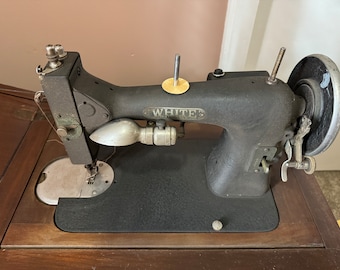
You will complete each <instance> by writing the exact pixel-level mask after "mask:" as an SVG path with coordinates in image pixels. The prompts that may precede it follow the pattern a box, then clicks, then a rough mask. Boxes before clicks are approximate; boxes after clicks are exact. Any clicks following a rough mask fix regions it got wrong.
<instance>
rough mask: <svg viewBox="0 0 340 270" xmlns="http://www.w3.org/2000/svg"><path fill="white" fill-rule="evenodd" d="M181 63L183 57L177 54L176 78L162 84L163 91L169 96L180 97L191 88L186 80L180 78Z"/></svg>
mask: <svg viewBox="0 0 340 270" xmlns="http://www.w3.org/2000/svg"><path fill="white" fill-rule="evenodd" d="M180 62H181V56H180V55H179V54H176V55H175V64H174V76H173V77H172V78H169V79H166V80H165V81H163V83H162V88H163V90H164V91H165V92H167V93H169V94H173V95H180V94H183V93H185V92H186V91H187V90H188V89H189V88H190V84H189V83H188V82H187V81H186V80H185V79H183V78H180V77H179V66H180Z"/></svg>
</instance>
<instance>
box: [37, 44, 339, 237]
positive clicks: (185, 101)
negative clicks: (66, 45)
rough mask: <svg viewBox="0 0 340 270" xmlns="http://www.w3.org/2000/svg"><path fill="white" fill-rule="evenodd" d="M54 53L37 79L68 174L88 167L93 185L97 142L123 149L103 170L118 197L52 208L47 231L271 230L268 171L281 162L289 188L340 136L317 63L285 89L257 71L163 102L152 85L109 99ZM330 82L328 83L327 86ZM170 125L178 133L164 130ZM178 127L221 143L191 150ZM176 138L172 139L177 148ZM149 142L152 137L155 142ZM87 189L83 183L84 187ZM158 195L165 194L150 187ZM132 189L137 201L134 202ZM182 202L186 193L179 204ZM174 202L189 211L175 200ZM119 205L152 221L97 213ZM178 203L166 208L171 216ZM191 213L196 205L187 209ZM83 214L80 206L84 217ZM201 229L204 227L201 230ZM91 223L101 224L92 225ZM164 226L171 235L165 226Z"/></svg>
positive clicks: (215, 80) (73, 57) (197, 86)
mask: <svg viewBox="0 0 340 270" xmlns="http://www.w3.org/2000/svg"><path fill="white" fill-rule="evenodd" d="M52 49H53V50H52V52H53V53H55V51H54V48H52ZM50 51H51V49H50ZM53 53H52V54H51V55H49V49H48V54H47V56H48V59H49V63H48V65H47V66H46V67H45V68H44V69H41V68H40V67H39V68H38V69H39V70H38V74H39V76H40V79H41V84H42V87H43V91H44V95H45V96H46V98H47V100H48V103H49V106H50V109H51V112H52V114H53V117H54V120H55V125H56V128H57V133H58V135H59V136H60V138H61V139H62V142H63V144H64V146H65V148H66V151H67V153H68V156H69V158H70V160H71V162H72V163H73V164H84V165H86V167H87V168H88V169H89V171H90V174H91V175H92V174H93V177H92V180H93V181H95V176H96V173H97V169H96V168H97V166H96V162H97V159H98V157H100V152H101V149H102V148H103V146H101V145H100V144H101V142H103V144H105V142H106V140H107V139H110V136H111V135H112V136H116V134H115V133H117V134H118V136H119V138H120V139H121V140H123V141H124V144H120V141H117V140H116V141H115V142H114V143H111V142H109V143H108V144H107V145H110V146H114V147H116V148H117V149H116V152H115V154H114V155H113V156H112V157H111V160H112V161H111V162H110V166H111V167H112V168H113V170H114V171H115V176H114V177H115V179H117V181H118V182H119V181H120V182H121V183H123V184H121V187H119V186H118V185H116V186H115V187H110V189H109V190H108V191H106V192H104V194H106V195H105V196H104V194H102V195H100V196H97V197H94V198H91V200H92V201H89V200H86V199H73V200H68V199H65V200H59V205H65V204H66V207H64V208H62V209H66V210H59V211H58V208H57V212H56V219H57V220H60V218H61V217H62V216H63V215H66V216H68V217H69V216H71V217H72V216H74V215H75V213H82V212H84V213H85V214H84V215H85V216H87V217H88V216H91V215H97V214H98V213H99V212H100V211H101V209H104V210H103V211H104V213H105V215H106V216H107V217H109V220H115V219H119V217H120V218H121V220H124V222H123V221H121V222H118V223H117V224H116V223H112V221H110V222H109V223H108V225H107V226H106V227H105V226H104V227H103V229H102V230H101V229H100V228H101V225H98V224H99V223H100V222H99V223H96V224H97V225H96V224H94V226H95V228H94V229H93V228H92V227H91V228H90V227H89V228H86V229H85V230H86V231H111V230H112V231H130V229H129V228H130V227H129V225H128V224H127V222H126V220H129V221H130V223H133V224H134V226H132V227H133V228H131V231H136V228H137V231H164V230H165V231H192V230H194V231H202V230H203V231H209V230H211V221H213V220H215V221H216V222H220V221H221V220H223V222H224V223H228V227H226V228H225V227H223V225H222V227H223V228H224V229H222V231H223V230H225V231H257V230H259V231H266V230H271V229H273V228H275V227H276V226H277V224H278V220H279V218H278V215H277V212H276V207H275V202H274V201H273V198H272V196H271V192H270V177H269V171H270V166H271V164H272V163H274V162H277V161H278V159H279V158H280V157H281V156H282V153H283V151H285V152H286V153H287V156H288V160H287V161H286V162H285V163H284V165H283V166H282V171H281V175H282V180H283V181H286V180H287V168H288V167H294V168H296V169H304V170H305V171H307V172H308V171H309V172H313V170H314V167H313V162H312V158H310V157H304V153H305V152H308V151H309V152H312V153H315V152H321V151H324V150H325V149H326V148H327V147H328V146H329V145H330V143H331V142H332V141H333V140H334V138H335V136H336V133H337V131H338V128H339V124H338V123H339V112H338V109H337V108H336V106H337V105H334V104H335V103H336V102H337V100H338V99H339V94H338V91H339V87H338V84H339V83H338V81H336V80H338V79H339V78H338V71H337V70H334V71H332V72H329V71H328V70H329V67H330V66H329V64H327V63H326V64H325V65H324V62H327V61H328V60H327V59H326V60H324V58H322V57H320V59H321V60H320V59H319V58H318V57H311V58H306V59H307V60H305V61H307V62H308V63H307V65H305V64H304V62H303V61H302V62H300V63H299V65H298V66H297V67H296V70H294V72H293V73H292V76H291V78H290V81H289V82H288V84H286V83H284V82H282V81H280V80H277V79H276V78H275V77H274V78H273V77H272V76H270V77H269V74H268V73H267V72H265V71H250V72H234V73H233V72H231V73H223V75H222V76H221V75H220V74H219V76H214V74H212V73H210V74H209V76H208V80H207V81H204V82H194V83H190V89H189V90H188V91H187V92H185V93H183V94H178V95H174V94H169V93H168V92H166V91H164V90H163V89H162V87H163V86H161V85H153V86H134V87H119V86H116V85H113V84H110V83H108V82H105V81H103V80H101V79H98V78H96V77H94V76H92V75H91V74H89V73H87V72H86V71H85V70H84V69H83V67H82V63H81V59H80V55H79V54H78V53H76V52H68V53H67V55H66V54H64V53H63V57H59V56H58V55H57V54H53ZM315 59H316V60H315ZM310 63H311V64H310ZM306 66H307V68H306ZM316 66H317V68H316ZM331 67H333V66H331ZM277 68H278V67H277ZM316 69H317V70H318V72H315V70H316ZM276 71H277V70H276ZM328 72H329V73H331V75H332V76H333V77H332V78H331V79H329V80H328V81H327V78H328V77H329V76H328V75H327V74H328ZM325 74H326V75H325ZM334 74H335V75H334ZM301 76H302V78H301V79H300V77H301ZM325 76H326V81H325ZM327 76H328V77H327ZM305 77H307V79H306V78H305ZM334 77H335V79H334ZM268 78H269V79H268ZM320 81H321V83H320ZM315 82H316V83H315ZM319 85H320V86H319ZM325 90H327V91H328V92H325ZM329 93H331V94H332V95H333V96H332V95H328V94H329ZM329 96H332V98H329ZM311 119H312V121H313V125H312V124H311ZM140 120H144V122H145V126H146V127H141V128H140V127H139V126H138V125H136V124H135V121H137V122H138V123H140ZM173 123H175V126H176V128H168V127H167V126H168V124H169V125H172V124H173ZM185 123H199V124H210V125H215V126H219V127H221V128H222V130H223V132H222V133H221V135H220V137H219V139H217V140H215V141H212V140H210V141H206V140H193V141H190V140H186V139H185ZM320 123H322V124H320ZM120 127H123V128H120ZM125 127H127V128H125ZM131 128H132V129H131ZM175 129H180V131H178V130H177V135H178V136H177V135H176V130H175ZM320 129H321V130H322V132H320ZM141 130H142V131H141ZM168 130H169V132H168ZM170 130H171V131H170ZM310 130H311V132H310V133H311V134H308V133H309V131H310ZM157 132H160V133H161V135H160V137H157V136H158V135H156V134H158V133H157ZM111 133H112V134H111ZM135 133H138V136H139V133H143V134H144V135H145V138H147V139H150V138H151V137H152V136H156V138H154V139H152V138H151V142H150V141H148V142H147V143H146V144H149V145H148V146H142V145H140V146H139V143H137V144H135V145H130V146H126V145H128V144H133V142H134V140H135V137H136V138H137V137H138V136H137V135H136V134H135ZM182 133H184V134H182ZM321 133H322V134H321ZM98 134H99V135H98ZM103 134H104V135H103ZM174 134H175V135H174ZM306 134H308V135H307V136H306ZM320 134H321V135H320ZM97 135H98V136H97ZM101 135H103V136H104V140H103V138H101V137H100V136H101ZM183 135H184V139H183V138H181V137H183ZM103 136H102V137H103ZM304 136H306V138H307V143H308V140H310V141H312V142H313V147H312V149H307V150H306V147H305V145H306V139H305V141H304V140H303V138H304ZM174 137H176V138H174ZM177 137H179V138H178V140H177V142H176V139H177ZM130 138H133V140H132V141H131V143H128V144H125V141H126V140H128V141H130ZM138 140H140V139H139V137H138V139H137V140H136V141H138ZM143 140H144V138H143V139H141V140H140V141H143ZM153 140H155V141H153ZM159 141H161V145H162V143H163V142H165V141H166V143H165V145H167V146H158V145H159V143H158V142H159ZM169 141H171V143H169ZM98 142H99V143H98ZM116 142H118V143H116ZM175 142H176V143H175ZM150 144H154V145H153V146H152V145H150ZM173 144H175V145H173ZM121 145H122V146H121ZM156 145H157V146H156ZM292 147H294V148H292ZM293 156H294V157H293ZM136 179H137V180H136ZM138 179H142V180H143V181H138ZM92 180H91V181H89V183H93V181H92ZM187 180H188V181H187ZM67 181H73V180H72V179H68V180H67ZM124 182H125V184H124ZM129 182H130V185H131V186H128V185H129V184H128V183H129ZM159 183H162V184H161V185H163V186H162V187H158V184H159ZM124 185H125V186H124ZM143 185H144V186H143ZM134 187H136V189H138V190H141V191H140V192H141V193H138V194H135V190H134ZM144 187H145V188H146V189H145V190H143V189H144ZM183 190H190V192H188V193H184V194H183ZM131 194H134V195H131ZM146 194H149V195H146ZM150 194H153V195H150ZM178 194H182V195H181V196H182V197H188V198H189V200H186V199H185V198H184V199H178ZM125 196H127V197H129V196H130V197H131V196H132V197H134V198H131V199H130V197H129V198H128V199H126V201H124V202H123V203H122V205H120V206H119V207H125V206H126V207H127V209H137V210H136V211H138V209H139V203H141V202H143V203H145V204H150V205H149V206H148V207H149V208H150V209H151V210H148V212H147V213H146V214H145V216H143V215H141V217H140V218H139V219H137V220H136V219H135V217H134V216H133V215H128V216H125V214H126V212H125V211H124V210H121V209H118V210H117V209H115V210H112V208H111V207H110V206H108V204H110V202H108V203H106V205H102V204H100V202H103V201H104V202H105V201H106V199H107V198H110V197H111V198H113V197H114V199H113V200H116V198H120V199H118V201H117V200H116V201H115V202H114V203H112V202H111V204H119V201H121V200H122V198H125ZM136 197H140V198H141V197H143V199H140V200H139V199H138V198H137V200H136V201H135V202H134V203H132V205H129V203H130V201H134V200H135V198H136ZM144 197H145V198H149V197H150V200H151V201H148V200H147V199H146V202H145V201H144V199H145V198H144ZM163 198H164V200H163ZM176 198H177V199H178V201H177V202H176V203H175V205H176V207H172V206H171V205H172V204H173V202H174V200H176ZM162 200H163V201H162ZM240 200H241V201H240ZM198 201H201V204H200V203H196V202H198ZM68 203H69V204H68ZM83 203H85V204H86V205H88V206H86V207H84V206H83ZM155 204H157V205H158V204H160V205H163V212H162V211H161V212H160V213H158V215H154V213H152V212H153V210H152V209H153V207H154V206H155ZM93 205H97V206H96V207H95V208H94V209H95V210H93V211H92V212H90V213H87V212H86V211H87V210H85V209H88V208H92V207H93ZM169 205H170V206H169ZM184 205H187V206H188V207H190V209H189V212H188V211H187V210H188V209H187V210H185V211H184V212H185V213H186V216H187V218H184V212H183V207H184ZM58 207H59V206H58ZM169 207H170V208H169ZM77 209H78V211H77ZM191 210H192V211H191ZM117 211H118V212H117ZM122 211H123V212H122ZM127 212H129V211H127ZM167 212H168V215H166V213H167ZM150 213H151V214H150ZM245 215H247V216H248V219H249V220H248V219H247V218H245ZM174 216H176V217H177V219H176V218H174ZM163 217H164V219H163ZM75 219H77V218H75ZM204 219H207V220H205V221H204V222H203V221H202V220H204ZM79 220H83V222H81V224H80V225H79V226H78V227H77V226H76V229H75V231H77V230H78V229H77V228H80V227H83V224H84V223H86V224H90V223H92V221H93V220H96V219H95V218H90V219H86V218H85V219H83V217H81V218H80V219H79ZM97 220H101V215H99V216H98V217H97ZM145 220H149V221H150V222H149V223H148V222H145ZM178 220H179V221H178ZM197 220H198V222H197ZM250 220H256V222H255V225H250V224H251V223H252V222H251V221H250ZM160 221H161V222H160ZM177 221H178V222H177ZM105 222H106V221H105ZM105 222H103V223H105ZM159 222H160V223H162V224H163V225H161V226H160V227H158V226H157V225H155V224H156V223H159ZM170 223H171V224H172V223H173V224H174V225H173V226H169V224H170ZM203 223H204V224H203ZM57 224H58V222H57ZM60 224H64V225H65V224H66V225H65V226H64V225H60ZM183 224H184V225H183ZM197 224H199V225H197ZM207 224H208V225H207ZM258 224H264V225H263V226H257V225H258ZM59 225H60V227H61V228H62V229H65V230H70V231H72V230H73V229H72V228H73V227H72V226H73V225H71V226H70V227H71V229H68V228H69V224H68V223H67V222H66V223H65V222H64V221H61V222H59ZM144 225H145V226H144ZM196 225H197V226H196ZM201 225H202V226H201ZM215 225H216V224H215ZM96 226H97V227H96ZM207 226H208V227H207ZM209 226H210V227H209ZM85 227H86V226H85ZM213 227H214V225H213ZM215 227H216V226H215ZM217 227H219V225H218V226H217ZM222 227H221V228H222ZM202 228H203V229H202ZM209 228H210V229H209ZM221 228H219V229H216V228H214V230H215V231H216V230H221ZM80 231H81V230H80Z"/></svg>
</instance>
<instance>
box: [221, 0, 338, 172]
mask: <svg viewBox="0 0 340 270" xmlns="http://www.w3.org/2000/svg"><path fill="white" fill-rule="evenodd" d="M245 6H247V7H249V8H247V9H244V7H245ZM339 15H340V1H338V0H323V1H320V0H230V1H229V7H228V15H227V19H226V27H225V37H224V40H223V45H222V52H221V58H220V66H221V67H222V68H223V69H225V70H254V69H255V70H268V71H271V70H272V68H273V65H274V61H275V58H276V56H277V53H278V51H279V48H280V47H286V48H287V51H286V54H285V57H284V60H283V62H282V64H281V67H280V70H279V73H278V77H279V78H280V79H282V80H284V81H286V80H287V79H288V77H289V75H290V73H291V71H292V70H293V68H294V66H295V65H296V64H297V63H298V61H300V60H301V59H302V58H303V57H305V56H307V55H310V54H315V53H321V54H325V55H327V56H329V57H330V58H331V59H332V60H333V61H334V62H335V63H337V65H338V67H340V50H339V44H340V35H339V34H338V32H339V29H338V28H339V25H340V16H339ZM232 24H234V26H233V27H231V25H232ZM228 36H229V37H233V38H232V39H230V38H229V39H227V40H225V39H226V37H228ZM230 42H231V43H232V46H231V45H230V44H229V43H230ZM339 148H340V136H338V137H337V139H336V141H335V142H334V143H333V144H332V146H331V147H330V148H329V149H328V151H326V152H325V153H322V154H320V155H318V156H316V159H317V168H318V170H340V151H339V150H338V149H339Z"/></svg>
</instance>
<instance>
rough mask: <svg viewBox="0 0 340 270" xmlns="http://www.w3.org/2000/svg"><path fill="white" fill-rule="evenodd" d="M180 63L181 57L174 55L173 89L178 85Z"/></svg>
mask: <svg viewBox="0 0 340 270" xmlns="http://www.w3.org/2000/svg"><path fill="white" fill-rule="evenodd" d="M180 63H181V56H180V55H179V54H176V55H175V65H174V87H176V86H177V84H178V79H179V65H180Z"/></svg>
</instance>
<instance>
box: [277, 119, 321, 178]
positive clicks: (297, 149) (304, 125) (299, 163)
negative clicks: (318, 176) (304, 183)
mask: <svg viewBox="0 0 340 270" xmlns="http://www.w3.org/2000/svg"><path fill="white" fill-rule="evenodd" d="M311 124H312V121H311V120H310V119H309V118H308V117H307V116H305V115H304V116H303V117H302V118H301V122H300V128H299V130H298V132H297V133H296V135H295V136H294V137H293V139H291V140H288V141H287V142H286V144H285V152H286V154H287V160H286V161H284V162H283V163H282V166H281V180H282V181H283V182H287V180H288V168H294V169H298V170H304V171H305V173H307V174H312V173H313V172H314V171H315V167H316V163H315V159H314V158H313V157H310V156H303V154H302V144H303V138H304V137H305V136H306V135H307V134H308V133H309V131H310V126H311ZM292 146H293V147H292ZM293 156H294V159H295V161H291V160H292V158H293Z"/></svg>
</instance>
